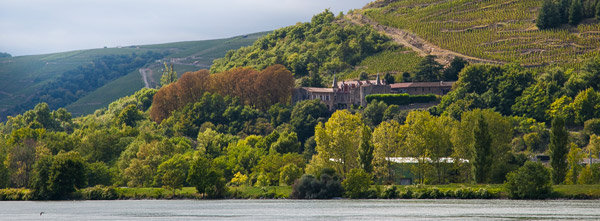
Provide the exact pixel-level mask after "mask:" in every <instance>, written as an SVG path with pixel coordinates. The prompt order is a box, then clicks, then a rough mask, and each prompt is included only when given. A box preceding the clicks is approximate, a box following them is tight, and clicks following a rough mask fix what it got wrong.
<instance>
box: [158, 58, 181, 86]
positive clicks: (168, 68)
mask: <svg viewBox="0 0 600 221" xmlns="http://www.w3.org/2000/svg"><path fill="white" fill-rule="evenodd" d="M164 65H165V69H164V70H163V73H162V76H161V77H160V85H161V86H166V85H168V84H170V83H174V82H175V81H177V72H176V71H175V70H173V63H171V64H170V65H167V62H165V63H164Z"/></svg>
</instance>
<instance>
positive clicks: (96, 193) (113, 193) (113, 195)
mask: <svg viewBox="0 0 600 221" xmlns="http://www.w3.org/2000/svg"><path fill="white" fill-rule="evenodd" d="M80 194H81V199H83V200H114V199H118V198H119V194H118V193H117V190H116V189H115V188H114V187H105V186H102V185H97V186H94V187H88V188H85V189H82V190H80Z"/></svg>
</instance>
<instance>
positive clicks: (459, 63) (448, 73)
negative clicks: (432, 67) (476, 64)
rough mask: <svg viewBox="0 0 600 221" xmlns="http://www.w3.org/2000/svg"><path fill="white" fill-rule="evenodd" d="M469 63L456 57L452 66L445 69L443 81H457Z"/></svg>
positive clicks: (451, 63)
mask: <svg viewBox="0 0 600 221" xmlns="http://www.w3.org/2000/svg"><path fill="white" fill-rule="evenodd" d="M468 64H469V62H467V61H465V59H463V58H461V57H454V59H452V61H451V62H450V66H448V67H447V68H446V69H444V72H443V76H444V77H443V80H444V81H457V80H458V73H460V71H462V69H463V68H465V66H467V65H468Z"/></svg>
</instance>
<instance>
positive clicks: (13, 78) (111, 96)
mask: <svg viewBox="0 0 600 221" xmlns="http://www.w3.org/2000/svg"><path fill="white" fill-rule="evenodd" d="M265 34H266V33H256V34H250V35H245V36H237V37H232V38H226V39H217V40H206V41H190V42H177V43H167V44H157V45H140V46H129V47H120V48H103V49H90V50H79V51H71V52H62V53H55V54H47V55H33V56H19V57H9V58H0V77H1V78H2V79H3V80H2V81H0V117H5V116H6V114H8V113H13V114H15V113H20V111H19V110H18V109H16V107H17V106H19V105H21V104H23V103H24V102H26V101H27V100H28V99H31V98H32V97H33V95H34V94H36V93H38V92H39V91H40V90H41V88H43V87H44V86H47V85H49V84H51V83H56V82H55V81H56V80H57V79H58V78H59V77H60V76H61V75H63V74H64V73H66V72H68V71H72V70H75V69H77V68H79V67H81V66H83V65H85V64H90V63H91V62H92V61H94V60H95V59H98V58H101V57H102V56H120V55H131V54H132V53H136V54H143V53H146V52H150V51H151V52H156V53H163V54H166V55H167V56H166V57H164V58H163V59H161V61H172V62H173V63H174V64H175V70H176V71H177V72H178V73H179V74H183V73H184V72H187V71H193V70H198V69H207V68H209V67H210V65H211V64H212V60H214V59H216V58H219V57H222V56H223V55H225V53H226V52H227V51H229V50H232V49H237V48H239V47H242V46H246V45H249V44H251V43H252V42H254V41H255V40H256V39H257V38H258V37H260V36H263V35H265ZM143 67H144V68H148V69H151V70H152V72H151V73H152V75H150V76H148V77H149V78H148V81H149V83H150V84H149V86H150V87H155V86H157V85H156V82H158V81H159V79H160V75H161V68H162V63H161V62H150V63H147V64H143ZM120 76H121V77H118V78H116V79H114V80H111V81H109V82H108V83H106V84H103V85H99V86H100V87H98V88H97V89H95V90H93V91H90V92H89V93H87V94H85V95H84V96H82V97H80V98H79V99H77V101H75V102H73V103H70V104H69V105H67V106H66V107H67V109H68V110H69V111H71V112H73V114H74V115H76V116H79V115H82V114H89V113H92V112H93V111H94V110H96V109H99V108H102V107H106V106H107V105H108V104H109V103H110V102H111V101H114V100H116V99H118V98H120V97H123V96H127V95H130V94H133V92H135V91H137V90H139V89H141V88H142V87H144V81H143V79H142V76H141V75H140V72H139V70H138V69H137V68H136V69H135V70H133V71H131V72H128V73H122V74H120ZM29 108H32V107H24V108H23V109H29Z"/></svg>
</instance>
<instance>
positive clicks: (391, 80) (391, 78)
mask: <svg viewBox="0 0 600 221" xmlns="http://www.w3.org/2000/svg"><path fill="white" fill-rule="evenodd" d="M383 80H384V81H385V84H387V85H390V84H393V83H396V79H395V78H394V75H392V74H390V73H385V75H384V76H383Z"/></svg>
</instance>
